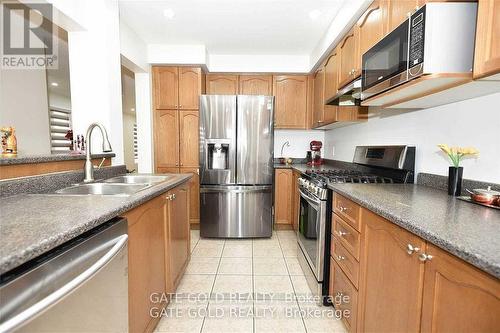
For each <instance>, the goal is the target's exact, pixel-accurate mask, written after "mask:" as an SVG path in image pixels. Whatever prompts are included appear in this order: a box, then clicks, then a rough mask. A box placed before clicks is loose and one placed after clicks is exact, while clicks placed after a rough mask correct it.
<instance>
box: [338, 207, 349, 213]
mask: <svg viewBox="0 0 500 333" xmlns="http://www.w3.org/2000/svg"><path fill="white" fill-rule="evenodd" d="M347 209H348V208H347V207H343V206H340V207H339V210H340V211H341V212H345V211H347Z"/></svg>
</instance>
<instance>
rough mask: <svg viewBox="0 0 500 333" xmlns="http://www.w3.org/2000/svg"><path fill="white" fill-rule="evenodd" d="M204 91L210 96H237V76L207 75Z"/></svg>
mask: <svg viewBox="0 0 500 333" xmlns="http://www.w3.org/2000/svg"><path fill="white" fill-rule="evenodd" d="M206 91H207V94H210V95H237V94H238V75H229V74H207V77H206Z"/></svg>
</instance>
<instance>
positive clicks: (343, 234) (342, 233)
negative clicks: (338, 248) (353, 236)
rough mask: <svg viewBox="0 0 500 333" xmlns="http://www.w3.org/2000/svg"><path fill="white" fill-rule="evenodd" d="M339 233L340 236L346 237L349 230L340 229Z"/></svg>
mask: <svg viewBox="0 0 500 333" xmlns="http://www.w3.org/2000/svg"><path fill="white" fill-rule="evenodd" d="M337 234H338V235H339V236H340V237H344V236H345V235H347V232H345V231H342V230H338V231H337Z"/></svg>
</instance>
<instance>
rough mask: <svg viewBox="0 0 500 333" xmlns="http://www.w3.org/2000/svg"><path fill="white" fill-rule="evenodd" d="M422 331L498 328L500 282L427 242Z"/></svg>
mask: <svg viewBox="0 0 500 333" xmlns="http://www.w3.org/2000/svg"><path fill="white" fill-rule="evenodd" d="M426 254H429V255H432V259H431V260H429V261H427V262H426V263H425V282H424V300H423V307H422V332H485V333H489V332H499V331H500V282H499V280H498V279H496V278H494V277H492V276H490V275H488V274H486V273H484V272H481V271H479V270H478V269H476V268H474V267H472V266H471V265H469V264H467V263H465V262H463V261H462V260H460V259H458V258H456V257H454V256H452V255H450V254H449V253H447V252H445V251H443V250H441V249H439V248H437V247H435V246H433V245H428V248H427V250H426Z"/></svg>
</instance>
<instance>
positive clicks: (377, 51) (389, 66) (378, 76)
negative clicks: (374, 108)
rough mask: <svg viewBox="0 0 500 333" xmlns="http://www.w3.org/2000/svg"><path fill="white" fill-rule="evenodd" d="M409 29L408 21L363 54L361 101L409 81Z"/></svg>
mask: <svg viewBox="0 0 500 333" xmlns="http://www.w3.org/2000/svg"><path fill="white" fill-rule="evenodd" d="M408 27H409V21H408V20H406V21H405V22H403V23H402V24H401V25H400V26H398V27H397V28H396V29H394V30H393V31H392V32H391V33H390V34H388V35H387V36H385V37H384V38H383V39H382V40H381V41H380V42H378V43H377V44H375V45H374V46H373V47H372V48H371V49H369V50H368V51H366V53H365V54H363V57H362V71H361V99H366V98H368V97H370V96H373V95H375V94H378V93H381V92H383V91H385V90H387V89H390V88H392V87H394V86H397V85H399V84H401V83H404V82H406V81H408V72H407V70H408V36H409V34H408V30H409V29H408Z"/></svg>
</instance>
